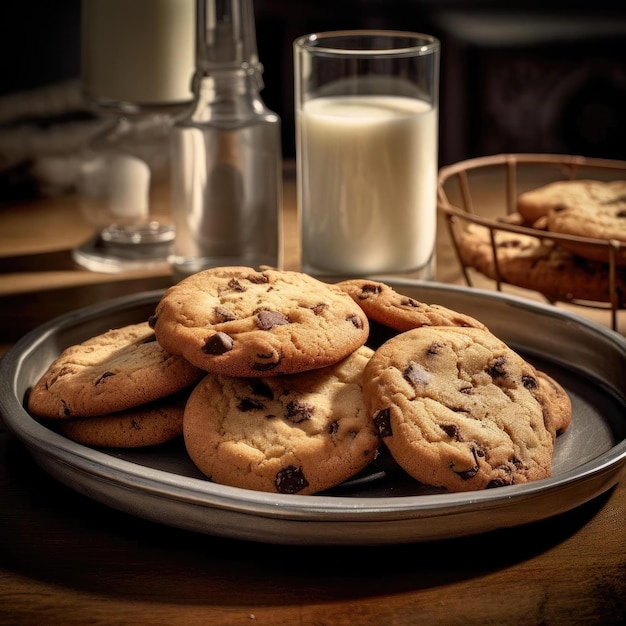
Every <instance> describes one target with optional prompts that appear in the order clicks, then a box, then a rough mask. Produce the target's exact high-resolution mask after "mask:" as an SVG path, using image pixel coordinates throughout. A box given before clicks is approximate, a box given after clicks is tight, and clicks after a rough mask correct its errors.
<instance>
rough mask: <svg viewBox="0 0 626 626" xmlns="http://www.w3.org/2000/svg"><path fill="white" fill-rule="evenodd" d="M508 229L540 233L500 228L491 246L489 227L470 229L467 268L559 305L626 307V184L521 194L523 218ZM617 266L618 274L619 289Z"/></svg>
mask: <svg viewBox="0 0 626 626" xmlns="http://www.w3.org/2000/svg"><path fill="white" fill-rule="evenodd" d="M504 222H505V223H503V226H506V223H508V224H514V225H519V226H524V227H527V228H532V229H534V230H535V231H536V234H535V235H529V234H524V233H519V232H514V231H512V230H507V229H506V228H503V229H500V228H494V229H492V233H493V241H492V238H491V233H490V229H489V228H487V227H486V226H480V225H477V224H475V223H471V224H469V226H468V228H467V229H466V230H465V231H464V232H463V233H462V234H461V235H460V236H459V238H458V244H459V245H458V248H459V254H460V258H461V261H462V263H463V264H464V265H466V266H468V267H473V268H475V269H477V270H479V271H480V272H481V273H483V274H485V275H486V276H487V277H489V278H492V279H499V280H502V281H503V282H507V283H510V284H513V285H517V286H519V287H525V288H528V289H533V290H536V291H539V292H540V293H543V294H544V295H545V296H547V297H548V298H549V299H552V300H555V301H571V300H581V301H593V302H603V303H613V304H614V306H615V307H616V308H624V305H625V303H626V181H621V180H618V181H611V182H603V181H596V180H563V181H557V182H553V183H550V184H548V185H545V186H543V187H540V188H537V189H533V190H531V191H527V192H525V193H522V194H520V196H519V198H518V202H517V213H515V214H513V215H510V216H507V218H506V219H505V220H504ZM555 235H556V238H555ZM494 249H495V255H496V256H497V266H496V262H495V261H494ZM611 265H612V266H613V267H615V268H616V269H615V275H614V277H613V282H611V272H610V267H611Z"/></svg>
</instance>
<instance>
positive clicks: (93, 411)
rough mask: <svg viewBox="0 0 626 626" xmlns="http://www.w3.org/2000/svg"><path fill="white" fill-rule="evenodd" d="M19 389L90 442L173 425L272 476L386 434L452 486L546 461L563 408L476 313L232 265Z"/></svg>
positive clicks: (144, 440) (546, 465) (349, 459)
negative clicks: (379, 333)
mask: <svg viewBox="0 0 626 626" xmlns="http://www.w3.org/2000/svg"><path fill="white" fill-rule="evenodd" d="M374 327H376V328H383V329H385V335H384V339H382V340H377V339H375V338H374V333H373V332H371V330H372V329H373V328H374ZM27 406H28V409H29V411H30V412H31V413H32V414H33V415H35V416H37V417H39V418H42V419H44V420H46V421H47V422H48V423H54V424H56V425H57V426H58V428H59V430H60V431H61V432H62V433H63V434H65V435H66V436H67V437H69V438H72V439H75V440H77V441H79V442H81V443H85V444H87V445H92V446H98V447H111V446H112V447H129V446H149V445H156V444H161V443H164V442H166V441H168V440H170V439H173V438H176V437H180V436H181V435H182V437H183V440H184V443H185V448H186V451H187V453H188V455H189V457H190V459H191V460H192V461H193V463H194V464H195V465H196V466H197V467H198V468H199V470H200V471H201V472H202V473H203V474H204V475H206V476H207V478H208V479H210V480H212V481H214V482H216V483H220V484H225V485H231V486H235V487H241V488H246V489H254V490H259V491H266V492H273V493H281V494H295V493H297V494H313V493H319V492H322V491H326V490H328V489H331V488H332V487H335V486H337V485H339V484H341V483H343V482H345V481H347V480H349V479H350V478H352V477H354V476H356V475H357V474H359V473H360V472H361V471H363V470H364V469H365V468H367V467H368V466H369V465H370V464H371V463H372V462H373V461H374V459H375V458H376V457H377V455H378V454H379V453H380V452H381V451H382V450H385V449H386V451H388V452H390V453H391V456H392V457H393V460H394V461H395V463H397V465H398V466H400V467H401V468H402V469H403V470H404V471H405V472H406V473H408V474H409V475H410V476H412V477H413V478H414V479H415V480H416V481H419V482H420V483H423V484H424V485H428V486H432V487H436V488H442V489H445V490H448V491H469V490H474V489H484V488H488V487H497V486H501V485H510V484H517V483H524V482H528V481H531V480H537V479H541V478H546V477H548V476H550V473H551V463H552V454H553V449H554V442H555V438H556V436H557V435H558V434H560V433H561V432H563V431H564V430H565V429H566V428H567V427H568V425H569V423H570V421H571V417H572V409H571V403H570V400H569V397H568V396H567V393H566V392H565V390H564V389H563V388H562V387H561V386H560V385H559V383H558V382H557V381H555V380H553V379H552V378H550V377H549V376H547V375H546V374H544V373H542V372H539V371H537V370H536V369H535V368H534V367H533V366H532V365H530V364H529V363H528V362H526V361H525V360H524V359H523V358H522V357H521V356H519V355H518V354H517V353H515V352H514V351H513V350H512V349H510V348H509V347H508V346H507V345H506V344H505V343H503V342H502V341H501V340H499V339H498V338H497V337H495V336H494V335H493V334H492V333H491V332H490V331H489V330H488V329H487V328H486V327H485V326H484V324H482V323H481V322H480V321H478V320H476V319H474V318H471V317H469V316H467V315H464V314H462V313H459V312H456V311H452V310H450V309H447V308H444V307H441V306H437V305H428V304H425V303H422V302H418V301H416V300H414V299H412V298H408V297H406V296H404V295H402V294H400V293H398V292H396V291H395V290H394V289H392V288H391V287H389V286H388V285H386V284H384V283H380V282H376V281H368V280H349V281H344V282H342V283H338V284H334V285H331V284H327V283H324V282H321V281H318V280H316V279H314V278H312V277H310V276H307V275H305V274H302V273H299V272H287V271H278V270H271V269H267V270H263V271H256V270H254V269H251V268H245V267H222V268H214V269H211V270H206V271H204V272H200V273H198V274H195V275H193V276H191V277H189V278H187V279H185V280H183V281H181V282H180V283H178V284H177V285H174V286H173V287H171V288H170V289H169V290H168V291H166V292H165V294H164V295H163V297H162V298H161V300H160V301H159V303H158V304H157V306H156V309H155V312H154V315H153V316H152V317H151V318H150V320H149V321H144V322H139V323H137V324H135V325H131V326H127V327H124V328H120V329H116V330H112V331H109V332H107V333H104V334H103V335H100V336H98V337H94V338H91V339H89V340H87V341H85V342H84V343H82V344H80V345H76V346H71V347H70V348H68V349H67V350H65V351H64V352H63V353H62V354H61V355H60V356H59V357H58V358H57V359H56V360H55V361H54V362H53V363H52V364H51V365H50V367H49V368H48V370H47V371H46V372H45V373H44V375H43V376H42V377H41V379H40V380H39V381H38V382H37V383H36V384H35V385H34V387H33V388H32V390H31V391H30V393H29V396H28V399H27Z"/></svg>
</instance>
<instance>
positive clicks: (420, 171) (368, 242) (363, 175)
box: [294, 30, 440, 280]
mask: <svg viewBox="0 0 626 626" xmlns="http://www.w3.org/2000/svg"><path fill="white" fill-rule="evenodd" d="M439 55H440V43H439V41H438V40H437V39H436V38H435V37H432V36H430V35H426V34H420V33H412V32H400V31H383V30H354V31H335V32H324V33H314V34H309V35H306V36H303V37H300V38H298V39H297V40H296V41H295V42H294V69H295V108H296V161H297V186H298V211H299V221H300V237H301V253H302V257H301V268H302V270H303V271H304V272H307V273H310V274H312V275H317V276H345V277H349V276H364V275H370V276H371V275H385V274H394V275H395V274H402V275H405V276H410V277H414V278H416V279H426V280H430V279H432V278H433V277H434V264H435V237H436V222H437V219H436V210H437V209H436V206H437V203H436V183H437V159H438V89H439Z"/></svg>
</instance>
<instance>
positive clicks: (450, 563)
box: [0, 168, 626, 626]
mask: <svg viewBox="0 0 626 626" xmlns="http://www.w3.org/2000/svg"><path fill="white" fill-rule="evenodd" d="M295 232H296V211H295V190H294V179H293V170H292V169H291V168H287V170H286V176H285V235H286V241H285V261H286V263H285V265H286V267H287V268H288V269H297V267H298V244H297V239H296V237H295ZM88 236H89V229H88V227H87V225H86V224H85V223H84V222H82V220H81V217H80V214H79V210H78V203H77V200H76V198H73V197H69V198H67V197H63V198H54V199H49V200H45V201H40V202H29V203H24V204H23V205H19V206H12V207H5V208H1V209H0V255H1V256H0V269H1V272H0V307H1V309H0V310H1V311H2V313H1V318H0V344H2V345H3V347H4V348H7V347H8V346H10V345H11V344H12V343H13V342H14V341H15V340H16V339H17V338H18V337H19V336H20V335H21V334H23V333H24V332H26V331H27V330H28V329H30V328H32V327H34V326H36V325H37V324H40V323H42V322H43V321H45V320H46V319H50V318H51V317H53V316H56V315H58V314H59V313H61V312H64V311H66V310H70V309H75V308H77V307H79V306H83V305H86V304H89V303H91V302H95V301H99V300H106V299H108V298H111V297H114V296H117V295H122V294H127V293H134V292H137V291H141V290H144V289H155V288H161V287H165V286H166V285H168V284H169V283H170V282H171V277H170V275H169V272H167V271H152V272H136V273H133V274H127V275H104V274H95V273H92V272H88V271H83V270H80V269H78V268H76V267H75V266H73V264H72V261H71V256H70V252H69V251H70V250H71V249H72V248H73V247H74V246H76V245H79V244H80V243H82V242H83V241H84V240H85V239H86V238H87V237H88ZM437 278H438V280H440V281H442V282H450V283H461V282H462V278H461V273H460V271H459V268H458V266H457V264H456V260H455V258H454V255H453V253H452V251H451V249H450V246H449V244H448V240H447V233H446V232H445V230H444V229H443V228H441V229H440V236H439V241H438V268H437ZM583 313H585V312H584V311H583ZM624 622H626V482H622V483H621V484H619V485H618V486H617V487H615V488H614V489H612V490H611V491H609V492H608V493H607V494H605V495H604V496H602V497H599V498H597V499H595V500H593V501H591V502H589V503H587V504H585V505H583V506H580V507H578V508H577V509H575V510H573V511H571V512H568V513H566V514H563V515H559V516H558V517H555V518H552V519H549V520H546V521H542V522H538V523H535V524H532V525H530V526H527V527H521V528H517V529H508V530H500V531H496V532H492V533H489V534H485V535H482V536H478V537H471V538H465V539H453V540H449V541H443V542H441V543H432V544H415V545H408V546H407V545H403V546H389V547H363V548H361V547H358V548H357V547H344V548H341V547H333V548H331V547H329V548H326V547H286V546H285V547H283V546H274V545H262V544H256V543H246V542H240V541H236V540H230V539H222V538H215V537H211V536H205V535H197V534H193V533H190V532H186V531H181V530H177V529H174V528H170V527H166V526H161V525H159V524H155V523H151V522H147V521H144V520H141V519H138V518H134V517H131V516H129V515H127V514H124V513H121V512H118V511H115V510H112V509H109V508H107V507H105V506H103V505H100V504H98V503H96V502H94V501H92V500H90V499H88V498H86V497H83V496H81V495H79V494H77V493H75V492H74V491H72V490H70V489H68V488H66V487H64V486H62V485H60V484H58V483H57V482H56V481H54V480H53V479H52V478H50V477H49V476H48V475H47V474H45V473H44V472H43V471H42V470H41V469H40V468H39V467H38V466H37V465H36V464H35V463H34V461H33V460H32V459H31V458H30V456H29V455H28V453H27V451H26V449H25V448H24V446H23V445H22V444H21V443H20V442H19V441H17V440H16V439H15V438H14V437H12V436H11V435H9V434H8V433H7V432H6V430H5V429H4V428H2V427H1V426H0V623H1V624H29V625H30V624H33V625H34V624H37V625H39V624H50V625H57V624H80V625H81V626H82V625H83V624H87V623H91V624H168V625H170V624H185V625H189V626H191V625H193V624H203V625H208V624H237V625H242V624H267V625H271V626H275V625H279V624H285V625H288V624H289V625H290V624H297V625H299V626H303V625H316V626H322V625H328V626H331V625H332V626H340V625H344V624H358V625H359V626H385V625H394V626H408V625H412V624H443V625H446V624H463V625H471V624H477V625H481V626H482V625H491V624H493V625H494V626H495V625H498V626H500V625H503V624H510V625H519V626H529V625H534V624H568V625H569V624H603V625H607V624H618V623H624Z"/></svg>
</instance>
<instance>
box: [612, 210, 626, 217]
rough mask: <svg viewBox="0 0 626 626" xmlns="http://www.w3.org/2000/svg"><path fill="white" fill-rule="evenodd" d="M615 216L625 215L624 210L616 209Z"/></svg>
mask: <svg viewBox="0 0 626 626" xmlns="http://www.w3.org/2000/svg"><path fill="white" fill-rule="evenodd" d="M615 216H616V217H626V210H624V211H622V210H620V211H618V212H617V213H616V214H615Z"/></svg>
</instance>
